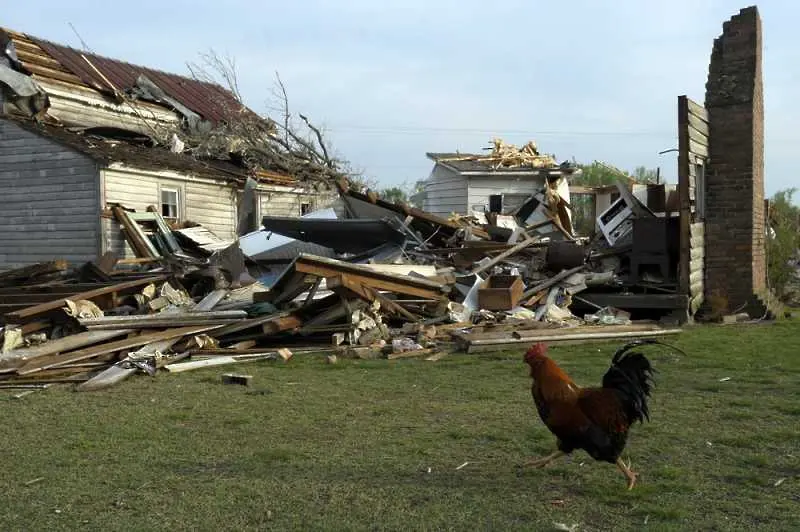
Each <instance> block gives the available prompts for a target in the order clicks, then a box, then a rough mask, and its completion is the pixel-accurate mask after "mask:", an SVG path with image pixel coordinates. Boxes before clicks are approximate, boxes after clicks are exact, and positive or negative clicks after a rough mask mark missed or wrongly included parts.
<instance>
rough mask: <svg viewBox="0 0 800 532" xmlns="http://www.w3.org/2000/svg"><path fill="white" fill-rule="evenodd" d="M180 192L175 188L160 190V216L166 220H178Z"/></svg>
mask: <svg viewBox="0 0 800 532" xmlns="http://www.w3.org/2000/svg"><path fill="white" fill-rule="evenodd" d="M180 197H181V195H180V190H179V189H177V188H167V187H162V188H161V216H163V217H164V218H166V219H167V220H176V221H177V220H178V219H179V218H180V212H181V210H180V206H181V204H180Z"/></svg>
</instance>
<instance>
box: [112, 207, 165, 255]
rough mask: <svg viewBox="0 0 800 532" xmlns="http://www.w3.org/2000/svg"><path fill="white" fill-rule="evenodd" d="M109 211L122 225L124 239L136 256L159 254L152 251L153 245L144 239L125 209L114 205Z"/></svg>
mask: <svg viewBox="0 0 800 532" xmlns="http://www.w3.org/2000/svg"><path fill="white" fill-rule="evenodd" d="M111 212H112V213H114V217H115V218H116V219H117V221H118V222H119V223H120V224H121V225H122V228H123V229H124V231H123V235H124V236H125V240H127V241H128V244H130V245H131V248H133V250H134V252H135V253H136V256H137V257H143V258H154V257H158V256H159V255H158V253H154V252H153V245H152V244H150V242H148V241H146V240H145V238H144V237H143V236H142V234H141V229H140V228H139V227H138V225H136V222H134V221H133V220H131V219H130V217H129V216H128V213H127V212H125V209H123V208H122V207H120V206H119V205H115V206H114V207H112V208H111ZM148 244H149V245H148Z"/></svg>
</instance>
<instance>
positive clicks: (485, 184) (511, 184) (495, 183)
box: [468, 177, 544, 210]
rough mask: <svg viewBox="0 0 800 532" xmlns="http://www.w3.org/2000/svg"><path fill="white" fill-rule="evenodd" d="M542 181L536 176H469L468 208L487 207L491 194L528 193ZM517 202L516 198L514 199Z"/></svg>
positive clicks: (532, 191) (533, 190)
mask: <svg viewBox="0 0 800 532" xmlns="http://www.w3.org/2000/svg"><path fill="white" fill-rule="evenodd" d="M543 186H544V181H543V180H542V179H541V178H536V177H520V178H513V177H470V178H469V200H468V205H469V208H470V209H476V210H483V207H486V209H487V210H488V209H489V196H491V195H493V194H515V195H516V194H526V195H530V194H533V193H534V192H537V191H539V190H541V189H542V187H543ZM514 202H515V203H519V201H518V198H515V199H514Z"/></svg>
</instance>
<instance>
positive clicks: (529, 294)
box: [520, 265, 586, 301]
mask: <svg viewBox="0 0 800 532" xmlns="http://www.w3.org/2000/svg"><path fill="white" fill-rule="evenodd" d="M585 267H586V266H585V265H581V266H576V267H574V268H570V269H569V270H562V271H561V273H558V274H556V275H554V276H553V277H551V278H550V279H547V280H546V281H542V282H541V283H539V284H537V285H535V286H533V287H532V288H529V289H528V290H526V291H525V292H524V293H523V294H522V298H520V301H525V300H526V299H528V298H529V297H532V296H535V295H536V294H538V293H539V292H541V291H542V290H547V289H548V288H550V287H551V286H555V285H556V284H558V283H560V282H561V281H563V280H564V279H566V278H567V277H569V276H570V275H573V274H575V273H578V272H579V271H581V270H583V269H584V268H585Z"/></svg>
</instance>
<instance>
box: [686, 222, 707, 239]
mask: <svg viewBox="0 0 800 532" xmlns="http://www.w3.org/2000/svg"><path fill="white" fill-rule="evenodd" d="M705 232H706V225H705V223H704V222H698V223H693V224H691V225H690V226H689V234H690V235H691V236H693V237H698V236H703V235H704V234H705Z"/></svg>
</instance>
